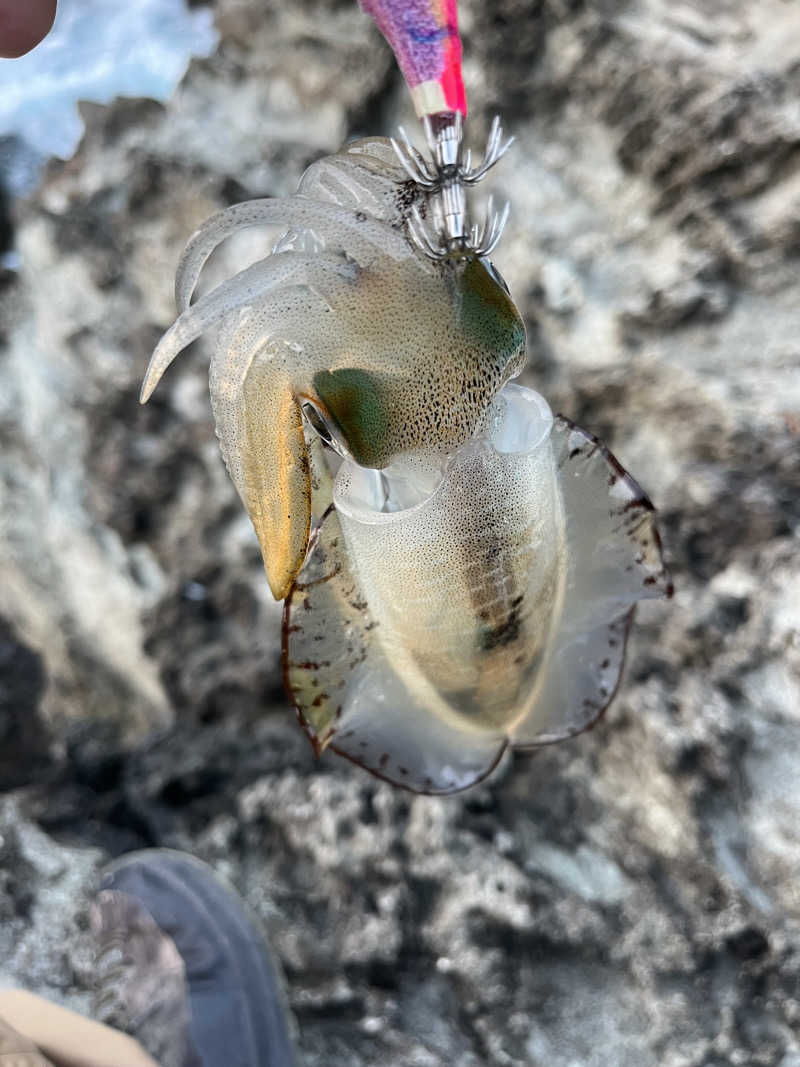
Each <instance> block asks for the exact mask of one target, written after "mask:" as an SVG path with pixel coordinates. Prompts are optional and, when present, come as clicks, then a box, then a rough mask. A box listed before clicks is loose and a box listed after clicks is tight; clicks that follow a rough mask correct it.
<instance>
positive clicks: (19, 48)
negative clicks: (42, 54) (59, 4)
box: [0, 0, 56, 59]
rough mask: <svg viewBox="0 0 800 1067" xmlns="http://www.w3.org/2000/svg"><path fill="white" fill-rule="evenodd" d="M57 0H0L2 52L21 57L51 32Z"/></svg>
mask: <svg viewBox="0 0 800 1067" xmlns="http://www.w3.org/2000/svg"><path fill="white" fill-rule="evenodd" d="M55 17H56V0H0V56H2V57H3V58H4V59H17V58H18V57H19V56H24V55H25V53H26V52H30V50H31V49H32V48H35V47H36V45H37V44H38V43H39V42H40V41H41V40H42V39H43V38H44V37H46V36H47V34H48V33H49V32H50V29H51V27H52V25H53V20H54V19H55Z"/></svg>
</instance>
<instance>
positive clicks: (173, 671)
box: [0, 0, 800, 1067]
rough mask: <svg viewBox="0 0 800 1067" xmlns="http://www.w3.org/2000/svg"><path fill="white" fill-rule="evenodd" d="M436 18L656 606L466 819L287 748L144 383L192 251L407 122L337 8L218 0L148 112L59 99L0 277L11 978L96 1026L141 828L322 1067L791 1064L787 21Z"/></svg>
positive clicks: (139, 105) (564, 397) (190, 472)
mask: <svg viewBox="0 0 800 1067" xmlns="http://www.w3.org/2000/svg"><path fill="white" fill-rule="evenodd" d="M461 6H462V8H463V18H462V22H463V28H464V31H465V37H466V42H467V55H466V74H467V80H468V90H469V92H470V98H471V103H472V107H473V121H472V122H471V133H472V136H473V137H474V139H475V141H476V142H479V141H480V138H481V137H482V135H483V131H484V130H485V129H486V126H487V120H488V118H489V117H491V114H492V112H493V111H494V110H495V109H498V110H500V111H501V113H502V114H503V117H504V120H505V122H506V125H507V127H509V128H510V130H511V131H512V132H513V133H515V134H516V136H517V139H518V142H517V146H516V148H515V149H514V151H513V154H512V155H511V156H510V158H509V159H508V161H507V162H506V163H505V164H504V165H503V167H502V169H500V170H499V171H498V174H497V177H496V179H495V187H496V189H498V190H499V191H501V192H504V193H506V194H507V195H508V196H510V197H511V199H512V204H513V214H512V219H511V223H510V225H509V230H508V235H507V237H506V238H505V240H504V242H503V244H502V245H501V247H500V250H499V251H498V253H497V255H496V259H497V264H498V266H499V268H500V269H501V270H502V272H503V274H504V275H505V276H506V278H507V280H508V282H509V284H510V286H511V289H512V292H513V293H514V294H515V296H516V298H517V300H518V302H519V303H520V305H521V306H522V307H523V308H524V310H525V312H526V315H527V317H528V324H529V334H530V352H531V359H530V366H529V370H528V371H527V372H526V374H527V381H528V382H529V383H530V384H533V385H535V386H536V387H537V388H539V389H540V390H541V391H542V392H544V393H545V394H546V395H547V396H548V397H549V398H550V399H551V401H552V404H553V407H554V408H555V409H557V410H561V411H563V412H564V413H565V414H567V415H569V416H570V417H571V418H573V419H575V420H576V421H577V422H579V423H580V424H582V425H584V426H586V427H587V428H588V429H590V430H592V431H594V432H595V433H598V434H599V435H600V436H602V437H603V438H604V439H605V440H606V442H607V443H608V444H609V445H610V446H611V447H612V448H613V449H614V451H615V452H616V453H617V455H618V456H619V457H620V459H621V460H622V461H623V462H624V463H625V464H626V466H627V467H628V468H629V469H630V470H632V471H633V473H634V474H635V476H636V477H637V478H638V479H639V480H640V481H641V482H642V483H643V484H644V486H645V487H646V488H647V490H648V491H649V493H650V494H651V496H652V497H653V499H654V501H655V503H656V505H657V506H658V508H659V510H660V513H661V528H662V534H663V538H664V542H665V549H666V554H667V558H668V561H669V563H670V565H671V568H672V572H673V577H674V580H675V586H676V595H675V598H674V600H673V601H672V602H671V603H649V604H647V605H646V606H645V607H644V609H643V610H641V611H640V613H639V619H638V623H637V625H636V627H635V629H634V631H633V637H632V641H631V647H630V651H629V657H628V666H627V671H626V678H625V682H624V684H623V687H622V689H621V691H620V693H619V695H618V697H617V699H616V701H615V703H614V704H613V705H612V707H611V709H610V710H609V712H608V713H607V715H606V716H605V718H604V719H603V721H602V722H601V723H600V724H599V725H598V726H597V727H596V729H595V730H593V731H592V732H590V733H588V734H586V735H584V736H582V737H581V738H578V739H576V740H575V741H573V742H570V743H567V744H563V745H559V746H555V747H553V748H549V749H545V750H543V751H541V752H539V753H538V754H536V755H535V756H532V757H531V756H523V755H518V756H516V757H514V758H513V759H512V758H509V759H508V760H507V761H506V762H504V763H503V765H502V766H501V767H500V768H499V770H498V771H497V773H496V774H495V776H494V778H493V779H492V780H491V781H490V782H489V783H488V784H487V785H485V786H482V787H480V788H478V789H476V790H474V791H472V792H470V793H467V794H465V795H462V796H458V797H454V798H450V799H429V798H419V797H417V798H415V797H411V796H408V795H405V794H403V793H401V792H398V791H395V790H392V789H391V788H390V787H388V786H385V785H383V784H381V783H379V782H377V781H375V780H373V779H372V778H370V777H368V776H367V775H365V774H364V773H362V772H361V771H359V770H358V769H356V768H354V767H351V766H350V765H348V764H346V763H344V762H341V761H339V760H337V759H336V758H335V757H333V756H326V757H324V758H323V759H322V760H321V761H319V762H315V761H314V760H313V758H312V756H311V753H310V751H309V749H308V746H307V744H306V741H305V739H304V737H303V736H302V734H301V732H300V730H299V729H298V727H297V725H296V723H295V721H294V716H293V714H292V713H291V712H290V710H289V709H288V707H287V705H286V701H285V700H284V698H283V696H282V692H281V684H280V674H279V662H278V656H279V621H280V620H279V614H280V613H279V609H278V607H277V606H276V605H274V604H273V603H272V602H271V601H270V597H269V592H268V590H267V586H266V581H265V579H264V575H263V571H262V567H261V563H260V558H259V554H258V549H257V545H256V541H255V537H254V535H253V533H252V531H251V530H250V528H249V525H248V522H247V520H246V517H245V515H244V512H243V510H242V508H241V507H240V505H239V503H238V500H237V498H236V496H235V493H234V490H233V488H232V486H231V484H230V483H229V481H228V479H227V476H226V474H225V471H224V469H223V466H222V462H221V460H220V457H219V454H218V449H217V445H216V441H215V438H214V434H213V428H212V422H211V416H210V409H209V403H208V396H207V390H206V382H205V373H206V365H207V357H208V348H207V347H204V345H203V343H200V344H198V345H197V346H196V348H197V349H198V351H197V353H196V354H195V356H194V357H191V356H184V357H182V358H181V361H180V363H179V365H178V366H177V367H176V368H174V370H173V371H171V372H170V373H169V375H168V376H167V379H166V380H165V382H164V383H163V384H162V386H161V387H160V388H159V390H158V392H157V393H156V395H155V397H154V399H153V400H152V401H151V402H150V404H149V405H148V406H147V407H146V408H144V409H142V408H139V406H138V404H137V392H138V386H139V381H140V378H141V375H142V373H143V370H144V367H145V364H146V361H147V358H148V355H149V352H150V350H151V349H152V346H153V344H154V342H155V340H156V339H157V337H158V336H159V333H160V331H162V330H163V329H164V328H165V327H166V326H167V325H168V324H169V323H170V321H171V320H172V316H173V305H172V296H171V293H172V276H173V271H174V267H175V263H176V260H177V257H178V254H179V251H180V248H181V246H182V244H183V242H184V240H185V239H186V237H187V236H188V234H189V233H190V232H191V231H192V229H193V228H194V227H195V226H196V225H197V224H199V223H200V222H201V221H202V220H203V219H204V218H205V217H206V216H207V215H208V214H210V213H211V212H212V211H213V210H215V209H216V208H218V207H220V206H222V205H224V204H227V203H230V202H233V201H235V200H239V199H243V198H246V197H250V196H256V195H269V194H277V195H280V194H285V193H287V192H288V191H290V190H292V189H293V187H294V186H295V184H296V182H297V179H298V178H299V175H300V173H301V170H302V168H303V167H304V166H305V165H306V164H307V163H309V162H310V161H311V160H313V159H314V158H316V157H317V156H318V155H320V154H321V153H324V152H327V151H330V150H333V149H335V148H336V147H337V146H338V144H339V143H340V142H341V141H342V140H343V139H345V138H346V137H348V136H351V135H355V134H361V133H367V132H370V133H374V132H381V133H385V132H389V131H390V130H391V129H392V128H393V126H394V124H395V123H396V122H397V121H398V120H400V119H403V120H405V121H408V120H409V116H408V111H407V105H406V101H405V97H404V95H403V91H402V88H401V86H400V84H399V82H398V79H397V77H396V75H394V73H393V68H392V64H391V62H390V57H389V55H388V51H387V50H386V49H385V47H383V46H382V44H381V43H380V41H379V39H378V38H377V35H376V34H375V33H374V32H373V30H372V28H371V26H370V24H369V23H368V21H367V20H366V18H365V17H363V16H362V15H361V14H360V13H359V12H358V10H357V8H356V5H355V3H353V2H351V0H341V2H340V0H319V2H316V3H313V2H302V3H293V4H288V3H287V4H278V3H277V2H274V0H273V2H271V3H265V2H264V0H258V2H256V0H217V3H216V5H215V13H216V20H217V26H218V29H219V32H220V35H221V44H220V47H219V50H218V52H217V54H216V55H215V56H214V57H212V58H211V59H209V60H203V61H199V62H195V63H194V64H193V66H192V68H191V69H190V71H189V74H188V75H187V77H186V79H185V80H184V83H183V84H182V86H181V87H180V89H179V91H178V92H177V94H176V96H175V98H174V99H173V100H172V101H170V102H169V104H168V105H167V106H161V105H157V104H154V103H152V102H148V101H125V102H122V101H120V102H117V103H115V104H114V105H113V106H111V107H108V108H102V107H89V106H86V107H85V108H84V117H85V119H86V123H87V133H86V136H85V138H84V140H83V143H82V145H81V147H80V150H79V152H78V154H77V155H76V157H75V158H74V159H73V160H71V161H70V162H68V163H66V164H52V165H51V166H50V168H49V170H48V173H47V174H46V177H45V180H44V182H43V184H42V186H41V188H40V189H39V190H38V191H37V193H36V194H35V196H34V197H33V198H32V199H31V201H30V202H29V203H28V204H26V205H19V210H18V211H17V212H16V216H15V219H14V227H15V240H16V242H17V247H18V248H19V250H20V253H21V256H22V268H21V271H20V272H19V274H18V275H15V274H6V275H4V276H2V278H0V286H1V287H2V288H0V738H2V749H1V750H0V774H2V782H0V787H2V788H3V789H4V790H5V791H6V793H7V795H6V797H5V799H4V800H3V801H2V804H1V805H0V946H1V948H0V979H2V980H3V981H14V982H19V983H22V984H24V985H26V986H28V987H29V988H33V989H37V990H39V991H42V992H45V993H47V994H48V995H51V996H54V997H56V998H57V999H59V1000H61V1001H63V1002H64V1003H67V1004H72V1005H73V1006H76V1007H78V1008H80V1009H83V1010H86V1009H87V1008H88V1004H89V994H90V992H91V986H92V964H91V945H90V944H89V935H88V933H87V929H86V922H85V913H86V900H87V894H88V893H89V892H90V890H91V885H92V881H93V878H94V877H95V873H96V870H97V869H98V866H99V865H100V864H101V863H102V861H103V860H104V859H106V858H108V857H109V856H112V855H116V854H118V853H120V852H122V851H125V850H127V849H130V848H136V847H142V846H145V845H154V844H164V845H169V846H173V847H179V848H187V849H191V850H192V851H195V852H196V853H198V854H199V855H201V856H203V857H205V858H206V859H208V860H210V861H211V862H212V863H214V864H215V865H216V866H217V867H218V869H219V870H221V871H222V872H223V873H225V874H227V875H228V876H229V877H230V878H231V879H232V880H233V881H234V883H235V884H236V885H237V886H238V888H239V889H240V891H241V892H242V893H243V894H244V895H245V897H246V898H247V899H248V900H249V902H250V903H251V905H252V906H253V907H254V908H255V909H256V911H257V912H258V913H259V915H260V916H261V918H262V919H263V921H264V923H265V925H266V927H267V929H268V930H269V932H270V935H271V938H272V940H273V943H274V945H275V947H276V950H277V952H278V954H279V956H280V958H281V960H282V962H283V965H284V967H285V969H286V972H287V977H288V984H289V991H290V998H291V1003H292V1006H293V1008H294V1011H295V1013H296V1016H297V1019H298V1023H299V1026H300V1031H301V1035H302V1048H303V1051H304V1054H305V1057H306V1062H307V1063H308V1064H309V1065H311V1067H314V1065H323V1064H324V1065H332V1064H344V1065H348V1067H350V1065H352V1067H372V1065H378V1064H384V1063H391V1064H392V1065H393V1067H478V1065H484V1064H488V1065H491V1067H511V1065H514V1067H516V1065H521V1064H526V1065H528V1064H529V1065H532V1067H578V1065H580V1067H656V1065H658V1067H729V1065H730V1067H734V1065H765V1067H767V1065H768V1067H795V1065H796V1064H797V1063H798V1062H800V784H799V783H800V566H798V559H800V556H799V555H798V523H799V520H800V460H799V459H798V457H799V456H800V451H799V449H798V444H799V442H798V435H799V434H800V373H798V372H799V371H800V349H799V348H798V338H800V305H798V299H797V289H796V278H797V274H798V265H799V264H800V109H799V108H798V104H797V101H798V99H800V33H798V30H800V16H798V13H797V10H796V8H795V6H794V5H793V4H791V3H785V2H782V0H763V2H762V3H759V4H758V5H754V4H748V3H747V2H746V0H710V2H708V3H705V4H702V5H699V4H698V5H692V4H689V3H674V2H668V0H627V2H624V3H616V2H615V3H611V2H606V3H588V2H587V3H583V2H580V0H551V2H548V3H543V2H540V0H530V2H528V3H522V2H520V0H495V2H493V3H491V4H481V3H478V2H477V0H472V2H467V0H462V5H461ZM409 124H410V123H409ZM264 241H265V237H264V236H263V235H261V234H258V233H251V234H248V235H247V236H246V237H244V238H242V239H239V240H237V241H234V242H230V247H229V248H225V249H224V250H222V252H221V253H220V254H219V255H218V256H217V258H216V261H215V262H213V263H212V265H211V270H210V278H209V284H211V283H213V281H214V279H215V278H217V279H219V278H220V277H222V276H223V274H225V273H229V272H231V271H232V270H233V269H234V266H235V265H236V266H241V265H243V264H244V263H245V262H246V261H247V260H248V259H252V258H255V256H256V255H257V254H258V252H259V250H260V249H262V248H263V247H264Z"/></svg>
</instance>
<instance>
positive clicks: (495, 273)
mask: <svg viewBox="0 0 800 1067" xmlns="http://www.w3.org/2000/svg"><path fill="white" fill-rule="evenodd" d="M481 262H482V263H483V265H484V267H486V271H487V273H488V275H489V277H490V278H492V279H493V280H494V281H496V282H497V284H498V285H500V286H502V288H503V289H505V291H506V292H507V293H508V295H509V296H511V290H510V289H509V288H508V285H507V284H506V280H505V278H504V277H503V275H502V274H501V273H500V271H499V270H498V269H497V267H495V265H494V263H492V261H491V260H490V259H484V260H481Z"/></svg>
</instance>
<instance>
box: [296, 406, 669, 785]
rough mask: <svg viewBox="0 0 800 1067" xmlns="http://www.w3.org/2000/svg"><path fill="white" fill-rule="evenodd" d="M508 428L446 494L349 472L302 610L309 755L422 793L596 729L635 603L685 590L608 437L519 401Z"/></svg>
mask: <svg viewBox="0 0 800 1067" xmlns="http://www.w3.org/2000/svg"><path fill="white" fill-rule="evenodd" d="M493 416H494V417H493V419H491V420H489V422H488V423H487V426H486V428H485V430H484V432H483V433H482V434H481V435H480V436H479V437H478V438H477V439H476V440H473V441H470V442H469V443H467V444H466V445H464V446H462V448H461V449H460V450H459V451H458V452H457V453H456V454H455V455H454V456H453V457H452V458H451V459H450V461H449V462H448V464H447V467H446V469H445V471H444V472H443V474H442V475H441V476H440V477H439V478H438V479H437V476H436V472H435V470H433V469H432V468H431V467H426V466H425V465H417V466H416V468H415V467H408V466H407V465H406V466H405V467H404V468H402V469H397V468H395V469H392V468H390V469H389V471H387V472H384V474H383V476H380V475H376V474H375V473H374V472H368V471H363V470H360V469H359V468H357V467H355V466H354V465H353V464H351V463H349V462H346V463H344V464H343V465H342V467H341V469H340V470H339V472H338V475H337V478H336V481H335V485H334V490H333V506H332V507H331V508H329V509H328V511H327V513H326V514H325V516H324V518H323V520H322V522H321V524H320V527H319V529H318V531H317V533H316V535H315V539H314V541H313V543H312V550H311V552H310V554H309V559H308V562H307V563H306V566H305V567H304V569H303V571H302V572H301V574H300V576H299V578H298V581H297V583H296V585H295V586H294V589H293V591H292V593H291V595H290V597H289V599H288V600H287V605H286V610H285V617H284V671H285V679H286V683H287V686H288V689H289V692H290V694H291V696H292V699H293V701H294V703H295V705H296V707H297V709H298V711H299V713H300V716H301V721H302V722H303V723H304V725H305V728H306V730H307V732H308V734H309V736H310V738H311V740H312V743H313V744H314V745H315V747H316V748H317V749H318V750H321V749H323V748H325V747H326V746H328V745H330V746H331V747H332V748H333V749H334V750H335V751H337V752H339V753H340V754H342V755H345V756H348V757H349V758H351V759H353V760H354V761H355V762H357V763H360V764H361V765H363V766H364V767H366V768H367V769H369V770H371V771H372V772H373V773H375V774H378V775H379V776H381V777H384V778H386V779H388V780H389V781H391V782H393V783H395V784H397V785H401V786H404V787H405V788H408V789H412V790H414V791H417V792H429V793H448V792H455V791H457V790H460V789H465V788H467V787H468V786H470V785H473V784H474V783H475V782H477V781H479V780H480V779H481V778H483V777H484V776H485V775H486V774H487V773H488V772H489V771H490V770H491V769H492V767H493V766H494V765H495V764H496V762H497V760H498V759H499V757H500V755H501V754H502V752H503V751H504V749H505V748H506V747H507V746H508V745H509V744H510V745H513V746H515V747H526V746H531V745H538V744H546V743H549V742H552V741H557V740H561V739H563V738H565V737H569V736H571V735H573V734H575V733H578V732H580V731H581V730H583V729H585V728H586V727H587V726H588V725H590V724H591V723H592V722H593V721H594V720H595V719H596V718H597V717H598V715H600V713H601V712H602V711H603V710H604V708H605V707H606V705H607V704H608V703H609V701H610V700H611V697H612V696H613V693H614V691H615V689H616V686H617V683H618V680H619V675H620V672H621V669H622V659H623V653H624V647H625V638H626V635H627V629H628V625H629V621H630V617H631V612H632V608H633V606H634V605H635V603H636V602H637V601H638V600H640V599H642V598H644V597H653V596H663V595H665V594H666V595H669V592H670V583H669V578H668V576H667V575H666V572H665V570H664V566H663V562H662V558H661V547H660V542H659V539H658V533H657V531H656V528H655V522H654V515H653V508H652V505H651V504H650V502H649V501H648V500H647V498H646V496H645V495H644V493H643V492H642V491H641V489H640V488H639V486H638V485H637V484H636V482H634V481H633V479H632V478H630V476H629V475H627V474H626V473H625V472H624V471H623V469H622V468H621V467H620V465H619V464H618V463H617V462H616V460H615V459H614V458H613V456H611V454H610V453H609V452H608V451H607V450H606V449H605V448H604V447H603V446H602V445H601V444H600V443H599V442H598V441H597V440H596V439H595V438H593V437H591V435H588V434H586V433H585V432H584V431H582V430H579V429H578V428H577V427H575V426H573V424H571V423H569V422H568V421H567V420H564V419H560V418H558V419H553V417H552V415H551V413H550V411H549V408H548V407H547V404H546V402H545V401H544V400H543V398H542V397H540V396H539V395H538V394H537V393H534V392H533V391H532V390H529V389H522V388H520V387H517V386H513V385H509V386H507V387H506V388H505V389H504V390H503V392H502V394H501V396H500V398H499V401H498V403H497V404H496V405H495V410H494V412H493ZM437 483H438V484H437ZM432 486H435V487H434V488H432Z"/></svg>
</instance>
